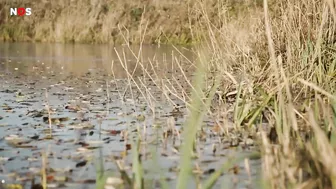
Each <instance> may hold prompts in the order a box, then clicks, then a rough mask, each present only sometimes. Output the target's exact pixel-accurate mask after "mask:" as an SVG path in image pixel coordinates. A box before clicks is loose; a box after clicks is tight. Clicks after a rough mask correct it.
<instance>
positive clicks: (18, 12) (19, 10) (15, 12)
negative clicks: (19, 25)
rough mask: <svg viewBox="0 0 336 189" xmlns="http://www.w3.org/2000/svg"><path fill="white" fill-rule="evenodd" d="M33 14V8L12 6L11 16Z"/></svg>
mask: <svg viewBox="0 0 336 189" xmlns="http://www.w3.org/2000/svg"><path fill="white" fill-rule="evenodd" d="M31 14H32V12H31V8H23V7H20V8H10V15H11V16H24V15H26V16H30V15H31Z"/></svg>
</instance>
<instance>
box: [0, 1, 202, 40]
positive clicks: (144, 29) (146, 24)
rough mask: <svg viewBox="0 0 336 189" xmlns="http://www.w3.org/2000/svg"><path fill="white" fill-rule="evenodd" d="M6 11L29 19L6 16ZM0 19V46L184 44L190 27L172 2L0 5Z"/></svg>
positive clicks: (184, 8)
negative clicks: (23, 10) (25, 12)
mask: <svg viewBox="0 0 336 189" xmlns="http://www.w3.org/2000/svg"><path fill="white" fill-rule="evenodd" d="M11 7H30V8H32V15H31V16H25V17H19V16H10V14H9V10H10V8H11ZM189 8H190V7H189ZM0 15H1V16H0V40H7V41H38V42H40V41H41V42H80V43H116V44H119V43H124V42H125V41H127V42H130V43H140V41H141V40H144V42H145V43H149V44H151V43H172V44H188V43H191V38H192V36H191V35H190V26H192V25H193V23H194V22H195V21H196V17H190V15H189V14H188V3H186V1H174V0H168V1H158V0H153V1H144V0H142V1H123V0H116V1H112V0H103V1H93V0H84V1H70V0H63V1H42V0H33V1H1V2H0ZM189 21H190V22H191V23H189ZM143 37H144V38H143ZM142 38H143V39H142Z"/></svg>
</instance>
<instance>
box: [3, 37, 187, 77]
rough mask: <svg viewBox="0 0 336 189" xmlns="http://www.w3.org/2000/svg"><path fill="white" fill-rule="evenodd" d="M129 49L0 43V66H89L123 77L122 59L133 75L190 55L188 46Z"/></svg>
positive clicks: (24, 69) (69, 69)
mask: <svg viewBox="0 0 336 189" xmlns="http://www.w3.org/2000/svg"><path fill="white" fill-rule="evenodd" d="M131 50H132V51H133V52H132V51H131ZM131 50H130V49H129V48H128V47H127V46H117V47H114V46H112V45H91V44H42V43H0V63H1V64H0V69H1V70H6V71H13V70H17V71H18V72H21V73H25V74H28V75H29V74H30V72H32V71H33V70H36V69H43V70H45V69H47V70H52V71H55V72H58V71H59V72H62V73H71V74H79V75H80V74H84V73H87V72H88V71H89V70H103V71H104V73H105V74H111V73H112V71H113V72H114V74H115V76H116V77H117V78H123V77H125V76H126V72H125V71H124V66H125V65H124V63H125V62H127V70H128V71H129V72H133V70H134V68H135V67H137V68H138V69H136V71H135V75H139V74H141V73H142V70H141V69H139V68H141V67H142V66H143V67H145V68H155V69H156V71H158V72H166V71H168V70H172V69H173V70H174V69H176V68H175V67H176V66H174V64H176V62H177V61H179V63H183V62H184V61H186V60H185V58H183V56H184V57H186V58H188V59H192V52H191V50H189V49H186V48H177V49H176V48H174V47H172V46H161V47H160V48H159V47H157V46H153V45H148V46H142V48H141V53H140V54H139V50H140V47H139V46H132V47H131ZM181 53H182V54H183V56H182V55H181ZM139 55H140V56H139ZM136 57H139V58H140V59H139V60H140V61H141V63H143V65H142V66H140V65H138V66H136V62H137V58H136ZM120 60H122V61H120ZM112 63H113V64H112ZM121 63H122V64H121ZM150 63H152V64H150ZM112 65H113V70H112V69H111V67H112ZM123 65H124V66H123Z"/></svg>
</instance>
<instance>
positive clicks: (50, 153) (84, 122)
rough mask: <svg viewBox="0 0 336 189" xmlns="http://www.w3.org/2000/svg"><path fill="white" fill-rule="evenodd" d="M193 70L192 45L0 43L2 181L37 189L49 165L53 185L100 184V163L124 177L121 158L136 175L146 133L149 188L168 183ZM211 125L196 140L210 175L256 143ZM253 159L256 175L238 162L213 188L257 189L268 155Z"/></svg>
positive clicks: (206, 173) (143, 158)
mask: <svg viewBox="0 0 336 189" xmlns="http://www.w3.org/2000/svg"><path fill="white" fill-rule="evenodd" d="M140 50H141V53H139V51H140ZM193 69H194V65H193V52H192V51H191V50H190V49H187V48H175V47H172V46H161V47H157V46H142V47H141V49H140V48H139V47H136V46H132V47H127V46H119V47H114V46H110V45H84V44H33V43H0V106H1V107H0V180H4V182H6V183H20V184H23V186H24V188H30V187H31V185H32V184H31V181H32V178H34V181H35V183H40V182H41V179H40V176H39V173H40V170H41V167H45V169H43V170H46V172H47V179H48V186H49V188H95V187H96V182H95V180H96V177H97V174H100V173H101V172H100V170H104V171H111V172H112V175H113V176H114V177H119V175H120V174H119V171H118V166H117V164H118V163H117V162H119V163H120V162H122V164H123V168H124V169H125V170H126V172H127V173H128V174H129V175H130V176H131V175H132V169H131V165H132V148H133V147H134V141H135V139H136V138H137V137H138V136H139V135H140V136H141V139H142V142H141V145H140V146H141V148H140V154H141V161H142V163H143V166H144V170H145V186H146V187H145V188H160V185H159V184H158V182H159V178H160V176H162V177H163V178H165V179H166V180H167V182H168V183H169V186H174V185H175V184H176V177H177V170H178V165H179V161H180V159H179V158H180V156H179V146H180V145H181V144H182V143H183V138H180V135H179V131H180V130H181V129H182V128H183V124H184V122H185V120H186V116H187V113H188V111H187V109H186V107H185V103H184V101H185V100H186V99H187V98H186V97H185V95H187V94H188V81H189V79H190V78H191V75H192V70H193ZM189 82H190V81H189ZM48 108H49V111H48ZM49 114H50V116H49ZM49 117H50V119H49ZM49 121H51V123H50V124H49ZM213 126H214V120H213V119H211V117H207V119H206V120H205V121H204V128H205V129H204V130H203V131H202V135H204V136H205V137H203V138H202V137H200V139H198V142H197V147H196V149H197V154H198V158H196V159H195V160H194V162H193V163H194V164H195V166H194V167H199V169H200V170H202V171H203V174H198V175H199V179H200V180H202V181H203V180H204V179H206V178H208V177H209V175H210V174H209V173H211V172H213V171H215V170H218V169H219V167H221V166H222V165H223V164H224V163H225V162H227V160H228V158H230V156H232V155H233V156H234V155H235V154H237V155H243V154H249V153H251V152H253V151H255V147H254V146H253V145H249V146H244V147H241V146H240V145H238V146H232V145H231V142H230V141H227V140H225V139H224V138H222V139H221V137H220V136H216V133H214V132H213ZM170 128H173V132H171V129H170ZM138 130H139V131H140V132H138ZM50 132H51V133H52V134H51V135H52V137H50ZM139 133H140V134H139ZM172 133H173V134H172ZM201 138H202V139H201ZM221 140H222V142H219V141H221ZM223 141H224V142H223ZM225 141H226V142H225ZM214 145H216V146H217V151H216V153H213V146H214ZM42 154H46V155H45V156H46V158H42ZM155 157H156V158H155ZM42 160H46V162H47V163H46V164H44V165H43V163H42ZM249 164H250V168H251V172H250V173H248V172H247V171H246V169H245V162H241V163H239V164H236V165H235V166H236V167H235V170H240V171H234V172H235V173H232V172H226V173H224V174H223V175H222V176H221V178H220V179H219V181H218V182H217V183H216V185H215V187H214V188H255V187H256V186H257V185H256V183H257V182H256V180H257V178H259V175H260V174H259V170H260V160H259V159H255V160H250V161H249ZM196 165H197V166H196ZM195 180H197V179H195ZM195 180H194V181H195ZM195 183H196V182H191V183H190V186H189V188H196V184H195ZM251 183H252V184H251ZM1 187H2V186H1V184H0V188H1ZM173 188H174V187H173Z"/></svg>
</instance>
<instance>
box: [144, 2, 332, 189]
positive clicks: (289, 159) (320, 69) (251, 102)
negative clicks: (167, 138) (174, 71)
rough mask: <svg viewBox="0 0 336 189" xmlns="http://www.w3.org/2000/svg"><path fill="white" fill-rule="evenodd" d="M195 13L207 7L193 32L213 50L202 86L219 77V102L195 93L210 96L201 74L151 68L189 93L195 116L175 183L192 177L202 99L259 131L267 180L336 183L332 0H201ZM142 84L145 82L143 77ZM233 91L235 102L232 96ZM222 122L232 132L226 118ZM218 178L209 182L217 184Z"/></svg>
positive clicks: (167, 85) (272, 183) (173, 89)
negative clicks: (168, 74)
mask: <svg viewBox="0 0 336 189" xmlns="http://www.w3.org/2000/svg"><path fill="white" fill-rule="evenodd" d="M246 5H247V6H246ZM209 7H210V9H211V8H213V7H216V8H217V12H216V13H214V12H211V11H210V12H209ZM230 8H231V9H230ZM189 14H191V15H193V14H199V15H202V17H201V18H200V19H199V20H198V21H197V22H196V23H194V26H193V27H194V28H191V30H190V32H191V34H192V36H197V38H200V39H202V40H203V43H202V44H203V45H202V46H201V47H200V48H196V52H197V53H199V52H201V53H202V52H207V53H206V54H207V57H208V58H207V59H206V62H207V64H206V66H205V67H204V68H205V69H204V70H207V72H206V73H205V77H203V81H202V82H204V83H205V84H206V85H207V86H206V87H204V88H205V89H206V88H211V86H215V84H214V83H216V82H219V85H218V87H217V88H216V89H217V91H216V95H215V96H216V97H217V98H216V99H217V101H215V103H212V106H213V107H217V108H215V109H213V110H212V111H210V112H209V111H208V108H207V106H206V105H205V104H206V103H205V101H203V100H202V102H199V100H197V99H204V98H206V97H208V98H210V99H212V96H211V95H207V94H206V93H205V94H204V93H203V92H200V91H198V93H197V90H199V89H198V88H199V87H198V84H197V83H199V82H200V81H199V82H196V83H190V81H189V79H188V78H185V77H182V80H183V82H182V81H181V80H178V81H177V80H174V78H173V79H171V78H170V79H169V78H165V77H164V78H162V76H159V75H157V74H155V73H154V74H149V73H146V74H147V76H148V77H150V78H152V80H153V81H156V82H158V83H159V84H158V85H157V86H158V87H159V88H160V89H161V90H162V91H163V93H164V94H165V93H166V92H169V93H170V94H173V95H174V96H175V97H177V98H179V99H181V100H184V101H185V103H186V104H187V105H188V106H189V107H190V108H191V117H193V116H194V117H195V118H194V119H192V120H193V121H194V122H193V123H192V124H193V125H194V128H192V129H191V128H189V127H188V124H186V125H185V127H186V128H185V129H186V133H188V135H185V136H184V140H185V142H184V146H183V150H182V151H183V155H181V170H180V177H179V180H178V186H177V188H185V187H186V183H187V182H188V180H187V178H188V175H189V174H190V171H191V170H190V164H188V163H186V162H189V161H190V157H191V156H190V153H191V151H190V150H191V148H190V145H192V144H193V140H194V139H195V136H194V134H193V133H194V131H195V130H197V128H198V124H197V123H198V122H197V121H196V120H198V119H199V118H200V119H201V117H202V116H201V114H199V115H197V112H199V111H196V112H193V110H195V109H196V110H198V109H199V108H200V107H203V108H201V109H202V111H203V113H204V112H209V113H210V115H216V114H218V115H222V114H225V115H228V114H230V113H231V114H232V117H233V119H232V120H231V121H233V122H234V130H235V131H236V132H234V133H238V134H239V133H242V132H249V133H251V134H253V133H254V134H255V139H256V140H258V139H260V142H261V145H260V146H259V147H260V149H261V151H262V160H263V167H262V168H263V174H264V184H265V187H266V188H336V186H335V170H334V168H333V167H332V166H330V165H332V161H333V159H334V156H335V148H334V145H335V131H334V129H333V128H334V127H335V126H336V100H335V98H336V96H335V93H336V62H335V60H334V58H335V47H334V46H335V45H334V41H335V38H334V36H335V35H334V34H335V21H336V20H335V18H336V17H335V9H334V3H333V2H332V1H319V2H313V1H311V2H310V1H307V2H306V1H294V0H283V1H267V0H264V1H263V2H259V1H258V3H256V4H254V3H251V4H248V3H247V4H243V5H241V4H240V5H237V4H234V3H233V4H230V3H219V2H218V3H216V4H215V5H214V4H210V3H208V2H207V3H203V2H200V1H196V3H195V4H193V7H192V9H190V12H189ZM213 14H216V15H213ZM193 16H194V15H193ZM213 18H216V20H214V19H213ZM195 28H197V29H195ZM198 58H200V57H198ZM187 62H188V61H187ZM139 64H140V65H141V61H140V62H139ZM153 64H155V63H153ZM175 64H176V65H177V66H180V65H181V64H182V63H181V62H179V61H176V62H175ZM190 64H191V65H192V66H195V65H193V63H190ZM196 67H197V66H196ZM180 71H181V74H182V75H183V74H184V73H185V72H184V70H180ZM146 74H145V75H146ZM196 75H197V76H198V77H201V76H200V75H199V73H197V72H196ZM216 76H219V77H216ZM159 81H161V82H159ZM180 83H185V84H187V86H189V87H190V88H191V91H192V94H193V95H191V96H190V93H188V92H186V93H185V91H184V90H183V88H180V87H179V84H180ZM140 87H144V88H146V86H145V85H144V84H142V85H140ZM195 91H196V94H198V95H195V94H194V93H193V92H195ZM232 95H233V96H235V102H234V103H232V104H231V106H233V107H234V108H233V110H232V109H231V106H230V102H229V101H228V100H227V98H228V97H229V96H232ZM166 97H167V98H168V99H169V96H166ZM148 99H152V98H148ZM152 100H153V99H152ZM195 103H196V104H195ZM197 103H200V104H198V105H197ZM202 104H203V105H202ZM228 104H229V106H228ZM204 105H205V106H204ZM219 117H220V116H219ZM218 119H224V120H218V123H220V122H219V121H223V122H222V123H227V122H226V120H227V119H228V118H225V117H224V118H223V117H220V118H218ZM189 121H191V120H189ZM262 122H263V124H260V123H262ZM265 124H266V125H267V126H266V128H265V127H264V126H262V125H265ZM219 126H220V128H221V130H222V131H223V132H224V133H228V132H229V130H228V128H227V125H226V124H223V125H219ZM189 129H191V130H189ZM188 146H189V147H188ZM217 174H218V173H217ZM189 176H190V175H189ZM211 178H216V174H214V175H212V176H211V177H210V179H211ZM215 180H216V179H214V180H213V181H211V183H207V184H205V186H206V187H211V186H213V182H215ZM209 182H210V180H209Z"/></svg>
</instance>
